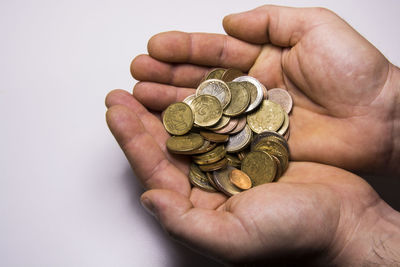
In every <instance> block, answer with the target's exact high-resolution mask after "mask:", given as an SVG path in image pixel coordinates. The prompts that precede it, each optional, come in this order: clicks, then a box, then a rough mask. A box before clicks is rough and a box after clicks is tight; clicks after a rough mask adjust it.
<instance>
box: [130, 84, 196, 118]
mask: <svg viewBox="0 0 400 267" xmlns="http://www.w3.org/2000/svg"><path fill="white" fill-rule="evenodd" d="M195 91H196V90H194V89H191V88H180V87H175V86H170V85H165V84H159V83H151V82H139V83H137V84H136V85H135V88H134V89H133V96H134V97H135V98H136V99H137V100H139V102H140V103H142V104H143V105H144V106H146V107H148V108H150V109H152V110H157V111H163V110H165V109H166V108H167V107H168V106H169V105H170V104H172V103H175V102H179V101H182V100H183V99H185V97H187V96H189V95H191V94H194V93H195Z"/></svg>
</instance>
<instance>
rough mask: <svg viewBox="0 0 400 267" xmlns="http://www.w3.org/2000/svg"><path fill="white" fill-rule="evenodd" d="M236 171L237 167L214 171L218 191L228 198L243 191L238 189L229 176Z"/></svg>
mask: <svg viewBox="0 0 400 267" xmlns="http://www.w3.org/2000/svg"><path fill="white" fill-rule="evenodd" d="M233 170H236V168H235V167H232V166H229V165H228V166H227V167H226V168H224V169H221V170H217V171H213V178H214V179H213V180H214V183H215V184H216V185H217V187H218V189H219V190H220V191H221V192H223V193H224V194H226V195H228V196H233V195H235V194H238V193H240V192H241V191H242V190H240V189H239V188H237V187H236V186H235V185H234V184H232V183H231V181H230V180H229V174H230V173H231V172H232V171H233Z"/></svg>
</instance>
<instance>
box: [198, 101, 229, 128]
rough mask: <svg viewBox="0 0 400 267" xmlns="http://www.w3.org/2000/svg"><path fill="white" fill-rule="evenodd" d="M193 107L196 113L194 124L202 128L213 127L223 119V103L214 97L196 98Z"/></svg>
mask: <svg viewBox="0 0 400 267" xmlns="http://www.w3.org/2000/svg"><path fill="white" fill-rule="evenodd" d="M191 107H192V109H193V113H194V122H195V123H196V124H197V125H199V126H202V127H207V126H212V125H214V124H216V123H217V122H218V121H219V119H220V118H221V117H222V107H221V103H220V102H219V100H218V99H217V98H216V97H215V96H212V95H199V96H196V98H195V99H193V101H192V104H191Z"/></svg>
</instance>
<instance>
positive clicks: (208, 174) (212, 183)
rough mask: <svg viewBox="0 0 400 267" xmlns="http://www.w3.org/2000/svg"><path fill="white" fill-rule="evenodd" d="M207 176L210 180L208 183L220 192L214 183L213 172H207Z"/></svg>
mask: <svg viewBox="0 0 400 267" xmlns="http://www.w3.org/2000/svg"><path fill="white" fill-rule="evenodd" d="M206 176H207V179H208V182H209V183H210V184H211V185H212V186H213V187H214V188H215V190H217V191H219V189H218V186H217V185H216V184H215V182H214V176H213V174H212V172H206Z"/></svg>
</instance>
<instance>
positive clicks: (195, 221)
mask: <svg viewBox="0 0 400 267" xmlns="http://www.w3.org/2000/svg"><path fill="white" fill-rule="evenodd" d="M141 201H142V203H143V205H144V206H145V207H146V208H147V209H148V210H150V211H151V212H152V213H153V214H154V215H155V216H156V217H157V219H158V220H159V221H160V223H161V224H162V225H163V226H164V228H165V230H166V231H167V232H168V233H169V234H170V235H171V236H172V237H173V238H175V239H177V240H179V241H182V242H184V243H186V244H189V245H191V246H192V247H195V248H197V249H200V250H201V251H203V252H207V253H208V254H211V255H215V256H218V257H220V256H222V255H223V256H224V258H226V257H236V256H238V257H240V256H241V255H240V254H241V253H245V252H243V251H245V249H244V247H242V246H240V247H238V246H237V245H236V244H238V243H240V244H244V245H243V246H245V245H246V241H247V242H249V241H248V239H249V238H248V236H247V233H246V231H245V230H244V228H243V226H242V224H241V222H240V220H239V219H238V218H237V217H236V216H234V215H233V214H232V213H229V212H225V211H216V210H209V209H202V208H193V205H192V203H191V202H190V200H189V199H188V198H186V197H184V196H182V195H179V194H177V193H175V192H172V191H169V190H150V191H147V192H145V193H144V194H143V195H142V197H141ZM237 240H241V242H237ZM227 255H229V256H227ZM232 255H234V256H232Z"/></svg>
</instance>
